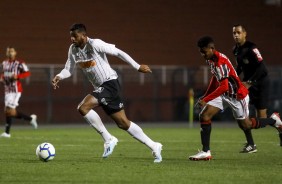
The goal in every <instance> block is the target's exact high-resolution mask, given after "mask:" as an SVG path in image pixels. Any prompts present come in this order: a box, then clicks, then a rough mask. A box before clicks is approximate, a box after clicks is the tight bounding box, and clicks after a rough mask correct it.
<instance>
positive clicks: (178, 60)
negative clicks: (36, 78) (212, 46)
mask: <svg viewBox="0 0 282 184" xmlns="http://www.w3.org/2000/svg"><path fill="white" fill-rule="evenodd" d="M76 22H81V23H84V24H86V26H87V28H88V35H89V36H90V37H94V38H100V39H102V40H105V41H106V42H109V43H114V44H116V45H117V47H119V48H121V49H122V50H125V51H127V52H128V53H129V54H130V55H131V56H132V57H133V58H135V59H136V60H137V61H138V62H140V63H146V64H150V65H188V66H197V65H199V64H202V63H201V61H202V60H201V58H200V57H199V54H198V52H197V48H196V47H195V43H196V41H197V39H198V38H199V37H200V36H203V35H211V36H213V37H214V39H215V41H216V44H217V48H218V50H220V51H222V52H223V53H225V54H226V55H227V56H229V57H232V54H231V49H232V46H233V39H232V25H234V24H237V23H240V24H244V25H245V26H246V27H247V30H248V33H249V39H250V40H252V41H254V42H255V43H257V44H258V46H259V48H260V49H261V52H262V55H263V56H264V58H265V60H266V61H267V62H268V63H269V64H271V65H280V61H281V59H282V56H281V54H280V53H281V50H282V46H281V45H282V44H281V42H282V36H281V34H282V10H281V7H276V6H266V5H265V4H264V0H212V1H210V0H197V1H189V0H174V1H171V0H116V1H115V0H103V1H95V0H80V1H79V0H49V1H38V0H1V1H0V25H1V28H0V51H1V52H0V58H4V51H5V48H6V46H7V45H15V47H17V48H18V50H19V53H20V55H21V56H22V58H24V59H25V60H26V61H27V62H29V63H64V62H65V60H66V53H67V50H68V47H69V45H70V38H69V27H70V26H71V25H72V24H73V23H76ZM232 58H233V57H232ZM113 60H114V61H116V59H113Z"/></svg>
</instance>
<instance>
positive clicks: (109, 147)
mask: <svg viewBox="0 0 282 184" xmlns="http://www.w3.org/2000/svg"><path fill="white" fill-rule="evenodd" d="M117 143H118V139H117V138H115V137H114V136H112V138H111V140H110V141H109V142H105V144H104V153H103V155H102V157H103V158H107V157H108V156H110V155H111V154H112V153H113V151H114V149H115V146H116V145H117Z"/></svg>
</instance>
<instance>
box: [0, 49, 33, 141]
mask: <svg viewBox="0 0 282 184" xmlns="http://www.w3.org/2000/svg"><path fill="white" fill-rule="evenodd" d="M6 55H7V59H6V60H5V61H3V63H2V73H1V77H0V80H1V82H2V83H3V84H4V89H5V98H4V99H5V117H6V128H5V132H4V133H2V134H1V136H0V137H4V138H10V137H11V134H10V129H11V125H12V119H13V118H17V119H23V120H26V121H29V122H30V124H31V125H32V126H33V127H34V128H35V129H36V128H37V122H36V119H37V117H36V115H34V114H32V115H26V114H24V113H22V112H19V111H18V110H17V109H16V108H17V106H18V105H19V99H20V97H21V95H22V92H23V88H22V84H21V81H20V80H21V79H23V78H26V77H29V76H30V72H29V70H28V67H27V66H26V64H25V63H24V62H23V61H22V60H19V59H17V58H16V56H17V52H16V49H15V48H14V47H8V48H7V52H6Z"/></svg>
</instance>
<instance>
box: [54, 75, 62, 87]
mask: <svg viewBox="0 0 282 184" xmlns="http://www.w3.org/2000/svg"><path fill="white" fill-rule="evenodd" d="M60 80H61V78H60V77H59V76H55V77H54V78H53V80H52V85H53V88H54V89H57V88H59V85H58V83H59V82H60Z"/></svg>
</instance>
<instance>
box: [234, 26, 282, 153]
mask: <svg viewBox="0 0 282 184" xmlns="http://www.w3.org/2000/svg"><path fill="white" fill-rule="evenodd" d="M232 30H233V38H234V41H235V46H234V47H233V54H234V56H235V58H236V63H237V67H236V72H237V74H238V76H240V75H242V81H243V82H242V83H243V84H244V85H245V87H246V88H248V90H249V96H250V104H251V105H253V106H254V107H255V109H256V116H257V117H258V118H266V117H267V108H268V101H269V88H270V80H269V76H268V71H267V68H266V66H265V61H264V59H263V57H262V55H261V53H260V51H259V49H258V47H257V46H256V44H254V43H252V42H250V41H248V40H247V31H246V28H245V27H244V26H243V25H240V24H237V25H234V26H233V29H232ZM241 128H242V127H241ZM244 133H245V136H246V139H247V143H246V144H245V145H244V147H243V149H242V151H241V153H253V152H256V151H257V148H256V145H255V142H254V140H253V137H252V132H251V130H244ZM279 138H280V146H282V132H279Z"/></svg>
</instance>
